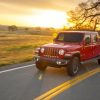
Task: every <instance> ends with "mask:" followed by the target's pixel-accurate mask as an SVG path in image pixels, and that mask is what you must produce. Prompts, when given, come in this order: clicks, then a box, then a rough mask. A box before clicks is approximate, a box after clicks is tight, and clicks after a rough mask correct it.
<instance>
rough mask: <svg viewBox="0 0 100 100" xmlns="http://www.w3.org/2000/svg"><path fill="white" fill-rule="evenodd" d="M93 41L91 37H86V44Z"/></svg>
mask: <svg viewBox="0 0 100 100" xmlns="http://www.w3.org/2000/svg"><path fill="white" fill-rule="evenodd" d="M90 42H91V39H90V38H89V37H87V38H85V44H86V45H87V44H89V43H90Z"/></svg>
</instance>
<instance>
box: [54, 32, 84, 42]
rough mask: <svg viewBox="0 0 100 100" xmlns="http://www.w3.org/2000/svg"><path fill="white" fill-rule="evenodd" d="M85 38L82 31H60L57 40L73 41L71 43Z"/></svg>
mask: <svg viewBox="0 0 100 100" xmlns="http://www.w3.org/2000/svg"><path fill="white" fill-rule="evenodd" d="M83 38H84V34H82V33H59V35H58V36H57V38H56V41H59V42H71V43H80V42H82V40H83Z"/></svg>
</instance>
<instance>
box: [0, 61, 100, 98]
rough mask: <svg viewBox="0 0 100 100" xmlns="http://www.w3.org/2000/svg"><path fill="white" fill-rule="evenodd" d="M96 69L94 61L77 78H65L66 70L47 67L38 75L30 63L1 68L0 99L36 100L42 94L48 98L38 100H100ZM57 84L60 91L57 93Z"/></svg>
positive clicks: (86, 65)
mask: <svg viewBox="0 0 100 100" xmlns="http://www.w3.org/2000/svg"><path fill="white" fill-rule="evenodd" d="M99 67H100V65H98V64H97V62H96V61H93V62H90V63H88V64H84V65H82V66H81V68H80V72H79V74H78V75H77V76H76V77H70V76H68V74H67V72H66V69H65V68H51V67H48V68H47V69H46V71H45V72H44V73H43V72H40V71H38V70H37V69H36V67H35V64H34V63H33V62H27V63H22V64H15V65H9V66H6V67H2V68H0V100H39V98H42V96H44V95H45V96H46V98H47V99H44V98H45V97H44V98H42V99H41V100H49V99H52V100H100V95H99V93H100V73H99V72H100V71H98V70H99V69H98V68H99ZM95 69H97V70H95ZM94 70H95V71H94ZM91 71H93V72H91ZM88 72H89V73H88ZM91 73H92V74H91ZM82 75H83V76H82ZM68 82H70V86H69V83H68ZM63 84H65V86H63ZM60 85H62V87H61V88H60V89H59V90H61V89H62V90H61V91H60V92H58V89H57V88H58V87H57V86H60ZM52 89H53V90H52ZM50 90H52V91H50ZM48 91H49V92H48ZM55 91H56V92H58V93H56V92H55ZM51 92H52V96H51V97H50V98H48V97H49V96H50V95H51V94H50V93H51ZM45 93H47V94H48V95H47V94H45Z"/></svg>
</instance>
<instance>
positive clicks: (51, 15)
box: [0, 0, 86, 28]
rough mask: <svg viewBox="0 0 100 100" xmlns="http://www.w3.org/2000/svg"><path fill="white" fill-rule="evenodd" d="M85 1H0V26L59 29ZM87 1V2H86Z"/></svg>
mask: <svg viewBox="0 0 100 100" xmlns="http://www.w3.org/2000/svg"><path fill="white" fill-rule="evenodd" d="M82 1H83V0H0V24H2V25H17V26H30V27H34V26H41V27H55V28H59V27H62V26H64V25H65V24H67V25H69V24H68V23H67V21H66V20H67V18H68V16H67V15H66V12H67V11H69V10H71V9H74V8H75V7H76V6H77V4H78V3H80V2H82ZM84 1H86V0H84Z"/></svg>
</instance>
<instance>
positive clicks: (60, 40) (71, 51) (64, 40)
mask: <svg viewBox="0 0 100 100" xmlns="http://www.w3.org/2000/svg"><path fill="white" fill-rule="evenodd" d="M35 53H36V55H35V63H36V67H37V68H38V69H39V70H41V71H43V70H45V69H46V68H47V66H52V67H66V68H67V71H68V74H69V75H71V76H74V75H76V74H77V73H78V71H79V67H80V64H81V63H84V62H87V61H90V60H93V59H97V61H98V64H100V41H99V38H98V32H92V31H63V32H59V33H58V35H57V37H56V38H55V39H54V42H53V43H51V44H46V45H43V46H41V47H40V48H37V49H36V52H35Z"/></svg>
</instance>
